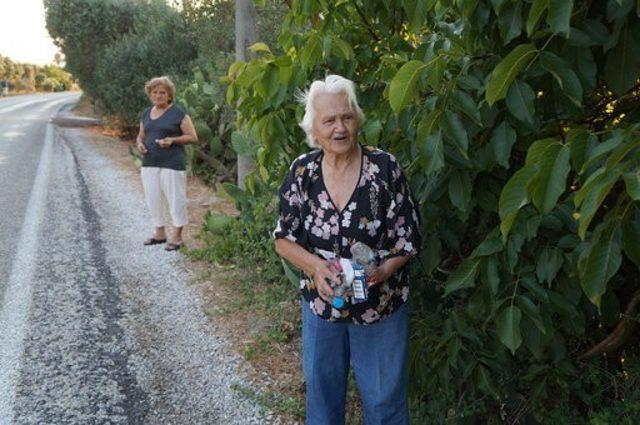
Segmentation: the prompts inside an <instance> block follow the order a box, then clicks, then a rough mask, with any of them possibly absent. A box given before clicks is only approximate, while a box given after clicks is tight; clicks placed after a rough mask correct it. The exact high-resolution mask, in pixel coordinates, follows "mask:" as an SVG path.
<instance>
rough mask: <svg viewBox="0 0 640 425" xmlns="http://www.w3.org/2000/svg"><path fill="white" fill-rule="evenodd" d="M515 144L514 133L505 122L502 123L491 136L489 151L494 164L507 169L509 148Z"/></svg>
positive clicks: (509, 154)
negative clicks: (493, 158)
mask: <svg viewBox="0 0 640 425" xmlns="http://www.w3.org/2000/svg"><path fill="white" fill-rule="evenodd" d="M515 143H516V131H515V130H514V129H513V128H511V126H510V125H509V124H507V122H506V121H503V122H502V123H501V124H500V125H499V126H498V127H496V129H495V130H493V133H492V134H491V150H492V151H493V155H494V157H495V159H496V162H497V163H498V164H499V165H500V166H502V167H504V168H509V157H510V156H511V148H512V147H513V145H514V144H515Z"/></svg>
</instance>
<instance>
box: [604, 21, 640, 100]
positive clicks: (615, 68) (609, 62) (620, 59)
mask: <svg viewBox="0 0 640 425" xmlns="http://www.w3.org/2000/svg"><path fill="white" fill-rule="evenodd" d="M604 76H605V80H606V81H607V85H608V86H609V88H610V89H611V91H612V92H613V93H614V94H615V95H616V96H622V95H623V94H624V93H625V92H626V91H627V90H629V89H630V88H631V87H633V86H634V84H635V83H636V81H637V80H638V77H639V76H640V41H639V40H638V39H637V38H636V37H634V34H633V29H632V28H631V27H630V25H626V26H625V27H624V28H622V31H621V33H620V38H619V39H618V44H617V45H616V46H615V47H614V48H613V49H612V50H611V51H609V53H608V54H607V58H606V62H605V68H604Z"/></svg>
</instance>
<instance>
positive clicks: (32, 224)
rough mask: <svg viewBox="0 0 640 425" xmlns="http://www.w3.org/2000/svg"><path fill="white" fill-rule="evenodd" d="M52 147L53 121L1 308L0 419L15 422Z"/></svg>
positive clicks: (48, 126)
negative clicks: (15, 409) (17, 390)
mask: <svg viewBox="0 0 640 425" xmlns="http://www.w3.org/2000/svg"><path fill="white" fill-rule="evenodd" d="M52 150H53V124H51V122H48V123H47V128H46V131H45V138H44V146H43V147H42V152H41V154H40V162H39V163H38V169H37V171H36V178H35V180H34V183H33V187H32V189H31V194H30V196H29V202H28V204H27V210H26V214H25V217H24V222H23V224H22V228H21V229H20V238H19V239H18V244H17V249H16V256H15V258H14V260H13V264H12V266H11V273H10V275H9V280H8V282H7V288H6V291H5V294H4V299H3V300H2V307H1V308H0V329H1V330H2V332H0V418H3V420H7V419H8V418H10V419H8V421H9V422H8V423H12V422H13V417H14V412H13V408H14V403H15V396H16V389H17V388H16V387H17V384H18V379H19V377H20V371H21V369H22V367H21V364H20V362H21V357H22V354H23V350H24V338H25V331H26V330H27V324H28V322H29V313H30V310H31V298H32V289H33V288H32V282H33V275H34V266H35V265H34V260H35V258H36V255H37V252H38V234H39V231H40V223H41V221H42V218H43V216H44V210H45V207H46V202H47V185H48V182H49V175H50V169H51V157H52Z"/></svg>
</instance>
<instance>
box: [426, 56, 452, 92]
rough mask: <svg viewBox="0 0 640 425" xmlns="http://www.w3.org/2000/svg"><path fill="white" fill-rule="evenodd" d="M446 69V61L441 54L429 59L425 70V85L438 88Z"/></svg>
mask: <svg viewBox="0 0 640 425" xmlns="http://www.w3.org/2000/svg"><path fill="white" fill-rule="evenodd" d="M446 70H447V62H446V61H445V59H444V58H443V57H442V56H436V57H435V58H433V59H432V60H431V61H429V63H427V68H426V70H425V72H426V74H427V80H426V83H427V85H428V86H429V87H431V88H432V89H434V90H438V89H439V88H440V84H441V83H442V77H443V76H444V72H445V71H446Z"/></svg>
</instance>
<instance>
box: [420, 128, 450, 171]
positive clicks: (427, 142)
mask: <svg viewBox="0 0 640 425" xmlns="http://www.w3.org/2000/svg"><path fill="white" fill-rule="evenodd" d="M419 143H420V145H419V148H420V156H421V159H422V169H423V171H424V173H426V174H429V173H432V172H434V171H438V170H439V169H441V168H442V167H444V147H443V145H442V134H441V133H440V131H438V132H436V133H435V134H431V135H429V136H427V137H426V138H424V139H420V141H419Z"/></svg>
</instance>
